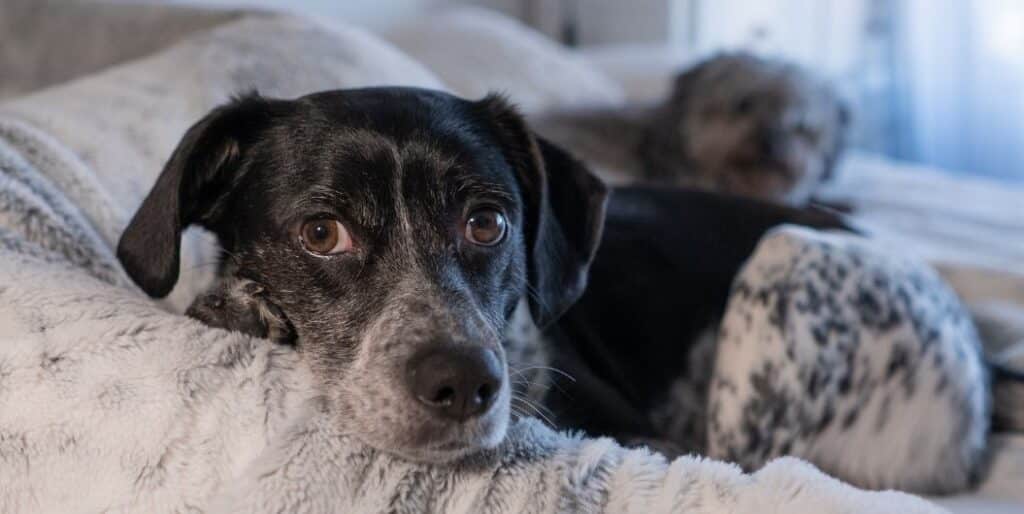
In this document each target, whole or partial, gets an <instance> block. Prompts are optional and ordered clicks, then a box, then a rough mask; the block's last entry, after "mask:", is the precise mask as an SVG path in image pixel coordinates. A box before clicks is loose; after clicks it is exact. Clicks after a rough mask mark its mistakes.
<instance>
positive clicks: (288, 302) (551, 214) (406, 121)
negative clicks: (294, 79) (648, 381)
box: [117, 88, 607, 462]
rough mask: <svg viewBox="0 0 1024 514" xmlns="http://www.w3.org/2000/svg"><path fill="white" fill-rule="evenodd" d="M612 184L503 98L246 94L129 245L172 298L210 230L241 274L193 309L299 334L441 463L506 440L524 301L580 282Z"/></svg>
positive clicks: (149, 289) (334, 390) (348, 397)
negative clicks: (505, 342)
mask: <svg viewBox="0 0 1024 514" xmlns="http://www.w3.org/2000/svg"><path fill="white" fill-rule="evenodd" d="M606 195H607V191H606V188H605V186H604V185H603V184H602V183H601V182H600V181H599V180H597V179H596V178H595V177H594V176H593V175H592V174H590V173H589V172H588V171H587V170H586V168H584V167H583V166H582V165H581V164H580V163H579V162H578V161H576V160H575V159H573V158H571V157H570V156H569V155H568V154H566V153H565V152H563V151H562V150H560V149H559V148H557V147H555V146H554V145H551V144H549V143H547V142H546V141H544V140H543V139H539V138H537V137H535V136H534V135H533V134H532V133H531V132H530V131H529V129H527V127H526V125H525V124H524V123H523V121H522V118H521V117H520V116H519V115H518V114H517V113H516V111H515V110H514V109H513V108H512V107H511V106H510V105H509V104H508V103H507V102H505V101H504V100H502V99H501V98H500V97H497V96H490V97H487V98H484V99H482V100H480V101H476V102H471V101H467V100H462V99H459V98H456V97H454V96H451V95H447V94H445V93H441V92H434V91H427V90H420V89H407V88H370V89H358V90H344V91H332V92H323V93H317V94H312V95H309V96H305V97H302V98H299V99H296V100H277V99H268V98H262V97H259V96H256V95H249V96H244V97H241V98H239V99H237V100H235V101H233V102H231V103H230V104H228V105H225V106H223V107H220V108H218V109H215V110H214V111H213V112H211V113H210V114H209V115H207V116H206V117H205V118H203V119H202V120H200V121H199V122H198V123H197V124H195V125H194V126H193V127H191V128H190V129H189V130H188V132H187V133H186V134H185V136H184V138H183V139H182V141H181V142H180V143H179V144H178V146H177V148H176V149H175V150H174V152H173V154H172V156H171V157H170V160H169V161H168V163H167V165H166V166H165V168H164V170H163V171H162V173H161V174H160V176H159V178H158V179H157V181H156V184H155V185H154V186H153V189H152V190H151V191H150V193H149V194H148V196H147V197H146V198H145V200H144V201H143V202H142V205H141V207H140V208H139V210H138V211H137V212H136V213H135V215H134V217H133V218H132V220H131V222H130V223H129V225H128V227H127V228H126V230H125V231H124V233H123V235H122V237H121V239H120V241H119V243H118V249H117V255H118V258H119V259H120V261H121V263H122V264H123V265H124V268H125V270H126V271H127V272H128V274H129V275H130V276H131V277H132V279H133V280H134V281H135V282H136V283H137V284H138V285H139V286H140V287H141V288H142V290H143V291H145V292H146V293H148V294H149V295H151V296H154V297H161V296H164V295H166V294H168V293H169V292H170V290H171V288H172V287H173V286H174V284H175V282H176V281H177V277H178V267H179V253H180V239H181V231H182V229H183V228H185V227H187V226H189V225H193V224H195V225H199V226H202V227H204V228H206V229H208V230H210V231H211V232H213V233H214V234H216V236H217V238H218V241H219V243H220V245H221V247H222V248H223V249H224V259H223V264H222V268H221V270H220V275H221V276H222V277H224V279H225V280H226V281H222V282H221V283H220V284H219V285H217V286H215V287H214V289H213V290H212V291H214V292H219V294H214V293H211V294H207V295H204V296H202V297H200V298H199V299H198V301H197V303H196V304H194V305H193V307H192V308H191V309H190V312H192V313H193V314H195V315H196V316H197V317H199V318H201V319H205V320H206V321H208V322H212V323H213V324H214V325H220V326H225V327H227V328H236V329H239V328H240V329H242V330H243V331H246V332H248V333H252V334H254V335H260V336H265V335H268V334H277V335H284V334H287V337H289V338H292V337H293V340H294V343H295V344H296V346H297V348H298V350H299V351H300V352H301V353H302V354H303V355H304V356H305V358H306V359H307V361H308V362H309V363H310V367H311V369H312V371H313V373H314V374H315V376H316V378H317V380H318V381H319V383H320V384H322V386H323V391H324V394H325V396H326V399H327V402H328V408H329V409H330V410H331V412H333V413H335V415H336V417H337V420H338V422H339V423H341V424H343V426H344V427H345V428H346V429H347V430H351V433H352V434H354V435H355V436H356V437H357V438H359V439H360V440H362V441H364V442H365V443H367V444H368V445H370V446H373V447H376V448H380V449H383V450H386V451H388V452H391V453H395V454H398V455H401V456H403V457H406V458H409V459H413V460H418V461H426V462H444V461H449V460H453V459H457V458H459V457H460V456H462V455H465V454H467V453H470V452H475V451H478V450H479V449H481V448H488V447H493V446H495V445H497V444H498V443H499V442H500V441H501V440H502V439H503V437H504V434H505V430H506V427H507V424H508V422H509V418H510V416H509V412H510V403H511V385H510V384H509V379H508V370H507V362H506V358H505V352H504V350H503V348H502V334H503V332H504V330H505V328H506V324H507V323H508V320H509V319H510V318H511V316H512V313H513V311H514V310H515V308H516V307H517V305H518V304H519V302H520V300H521V299H522V298H523V297H524V296H526V297H527V303H528V305H529V308H530V311H531V316H532V318H533V319H534V320H536V321H537V322H538V323H539V324H541V325H544V324H545V323H548V322H550V321H551V320H553V319H555V318H557V317H558V316H560V315H561V314H562V313H563V312H564V311H565V309H567V308H568V307H569V305H571V304H572V303H573V302H574V301H575V300H576V299H577V298H578V297H579V295H580V294H581V293H582V291H583V287H584V284H585V278H586V272H587V268H588V266H589V263H590V261H591V259H592V256H593V254H594V251H595V250H596V248H597V242H598V241H599V239H600V231H601V227H602V220H603V213H604V206H605V199H606ZM527 291H529V294H528V295H527V294H525V293H526V292H527ZM229 292H230V293H231V294H225V293H229ZM220 298H228V299H236V300H237V299H239V298H243V299H247V301H248V300H252V301H251V302H249V303H247V304H244V305H239V304H232V303H230V302H227V303H223V302H220ZM268 305H272V306H273V307H268ZM236 307H237V308H236ZM279 314H283V315H284V316H286V317H287V326H284V327H281V328H280V330H278V329H277V328H274V326H273V325H274V323H273V322H274V320H278V319H281V318H280V317H279ZM267 321H271V325H272V326H271V327H269V328H264V327H263V326H262V325H263V324H265V323H266V322H267Z"/></svg>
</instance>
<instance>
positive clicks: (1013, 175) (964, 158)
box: [894, 0, 1024, 215]
mask: <svg viewBox="0 0 1024 514" xmlns="http://www.w3.org/2000/svg"><path fill="white" fill-rule="evenodd" d="M897 16H899V20H898V23H897V24H896V27H898V30H899V33H898V37H897V39H896V41H897V46H896V51H897V58H896V59H894V62H895V63H896V65H898V66H901V69H897V70H895V71H896V73H895V76H896V77H897V83H898V84H899V85H900V86H901V87H899V88H898V94H899V96H900V98H899V102H898V105H899V106H900V107H901V109H900V110H901V114H900V115H901V116H902V117H903V118H904V120H903V123H900V126H901V127H902V129H905V130H906V132H907V133H906V134H905V135H904V137H902V138H901V139H902V140H903V143H904V144H903V145H901V146H902V147H901V148H899V149H898V153H899V154H900V155H899V156H900V157H905V158H908V159H911V160H915V161H921V162H925V163H929V164H934V165H938V166H942V167H945V168H950V169H953V170H960V171H963V172H968V173H976V174H981V175H989V176H993V177H1001V178H1008V179H1015V180H1024V1H1021V0H903V5H902V9H899V10H898V11H897ZM1022 215H1024V210H1022Z"/></svg>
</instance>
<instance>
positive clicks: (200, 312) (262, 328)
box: [185, 277, 295, 344]
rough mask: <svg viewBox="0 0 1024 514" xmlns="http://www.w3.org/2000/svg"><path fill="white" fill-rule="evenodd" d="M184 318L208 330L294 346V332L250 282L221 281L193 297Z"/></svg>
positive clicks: (241, 279)
mask: <svg viewBox="0 0 1024 514" xmlns="http://www.w3.org/2000/svg"><path fill="white" fill-rule="evenodd" d="M185 315H186V316H189V317H190V318H194V319H197V320H199V321H201V322H203V323H205V324H207V325H209V326H211V327H217V328H223V329H225V330H232V331H235V332H241V333H243V334H247V335H250V336H253V337H262V338H266V339H270V340H271V341H275V342H279V343H289V344H290V343H293V342H294V341H295V330H294V328H293V327H292V325H291V323H290V322H289V321H288V318H287V317H286V316H285V315H284V312H282V311H281V309H280V308H279V307H278V306H277V305H274V304H273V303H272V302H271V301H270V300H269V298H268V297H267V294H266V289H265V288H264V287H263V286H262V285H261V284H259V283H256V282H253V281H252V280H249V279H245V278H238V277H228V278H222V279H221V280H220V281H218V282H217V283H216V284H214V285H213V287H211V288H210V289H209V290H207V291H206V292H205V293H203V294H201V295H199V296H198V297H196V299H195V300H193V301H192V305H190V306H189V307H188V310H187V311H185Z"/></svg>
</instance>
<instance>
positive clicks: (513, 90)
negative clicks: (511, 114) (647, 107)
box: [382, 8, 623, 112]
mask: <svg viewBox="0 0 1024 514" xmlns="http://www.w3.org/2000/svg"><path fill="white" fill-rule="evenodd" d="M382 35H383V37H384V38H385V39H388V40H389V41H391V42H392V43H394V44H395V45H396V46H398V47H399V48H401V49H402V50H403V51H405V52H406V53H407V54H409V55H411V56H412V57H414V58H416V59H417V60H419V61H420V62H422V63H424V64H425V65H427V67H429V68H430V69H431V70H432V71H433V72H434V73H436V74H437V75H438V76H439V77H440V78H441V80H442V81H444V83H445V84H446V85H447V86H448V87H449V88H450V89H451V91H452V92H454V93H455V94H458V95H460V96H464V97H467V98H479V97H482V96H484V95H485V94H487V93H488V92H490V91H500V92H503V93H505V94H507V95H508V96H509V98H510V99H511V100H512V101H513V102H515V103H516V104H518V105H519V107H520V108H521V109H522V110H523V111H525V112H537V111H540V110H544V109H547V108H550V107H555V106H558V107H566V106H582V105H603V104H615V103H619V102H621V101H622V99H623V92H622V88H621V87H619V86H618V85H617V84H616V83H615V82H614V81H612V80H611V79H609V78H608V77H607V76H605V75H604V74H603V73H601V72H600V71H599V70H598V69H596V68H594V67H593V66H591V65H590V63H589V62H587V61H586V60H585V59H583V58H582V57H580V56H578V55H575V54H573V53H572V52H571V51H569V50H568V49H567V48H565V47H562V46H561V45H559V44H558V43H556V42H554V41H552V40H550V39H548V38H547V37H545V36H543V35H542V34H540V33H538V32H536V31H534V30H533V29H530V28H529V27H526V26H525V25H523V24H521V23H519V22H518V21H515V20H513V19H511V18H508V17H505V16H502V15H500V14H497V13H494V12H491V11H487V10H484V9H476V8H464V9H458V10H454V11H446V12H444V13H441V14H438V15H434V16H428V17H425V18H419V19H418V20H416V21H414V22H408V23H405V24H402V25H398V26H395V27H392V28H390V29H388V30H385V31H384V33H383V34H382Z"/></svg>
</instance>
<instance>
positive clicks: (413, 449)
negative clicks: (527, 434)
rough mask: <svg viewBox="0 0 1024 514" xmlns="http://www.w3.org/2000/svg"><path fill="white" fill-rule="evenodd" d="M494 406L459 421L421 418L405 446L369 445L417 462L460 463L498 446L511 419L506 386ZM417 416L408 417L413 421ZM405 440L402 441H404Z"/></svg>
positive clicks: (509, 394) (418, 415)
mask: <svg viewBox="0 0 1024 514" xmlns="http://www.w3.org/2000/svg"><path fill="white" fill-rule="evenodd" d="M498 394H499V397H498V399H497V400H496V401H495V402H494V405H492V406H491V408H490V409H489V410H488V411H487V412H486V413H484V414H483V415H481V416H479V417H474V418H471V419H467V420H462V421H454V420H442V419H437V418H436V417H434V416H430V417H427V418H421V419H420V421H421V423H419V424H418V426H414V427H412V430H413V431H414V432H415V433H414V434H411V437H409V438H408V439H406V441H405V444H402V443H399V444H380V445H378V444H372V443H371V446H375V447H377V448H378V449H380V450H383V451H385V452H388V453H392V454H396V455H398V456H400V457H402V458H405V459H408V460H413V461H417V462H426V463H434V464H441V463H447V462H452V461H455V460H459V459H461V458H463V457H467V456H470V455H473V454H476V453H478V452H480V451H483V450H487V449H490V448H494V447H495V446H498V445H499V444H500V443H501V442H502V441H503V440H504V439H505V434H506V432H507V430H508V425H509V422H510V420H511V413H510V410H511V397H510V396H511V393H510V388H509V387H508V385H507V382H506V384H504V385H503V387H502V389H501V391H499V393H498ZM410 410H412V409H410ZM421 416H422V413H420V414H411V413H410V417H412V418H413V419H415V418H420V417H421ZM403 439H405V438H403Z"/></svg>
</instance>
